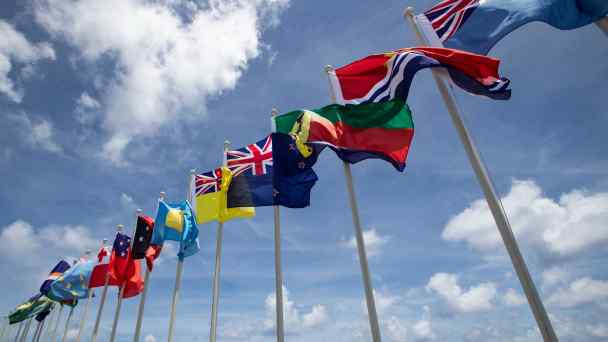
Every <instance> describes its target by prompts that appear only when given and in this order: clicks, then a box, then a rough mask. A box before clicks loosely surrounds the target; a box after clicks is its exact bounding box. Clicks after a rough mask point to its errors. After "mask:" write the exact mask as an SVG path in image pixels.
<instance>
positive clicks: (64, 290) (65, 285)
mask: <svg viewBox="0 0 608 342" xmlns="http://www.w3.org/2000/svg"><path fill="white" fill-rule="evenodd" d="M94 266H95V262H93V261H80V262H78V263H76V265H74V266H72V267H71V268H70V269H69V270H67V271H66V272H65V273H63V274H62V275H60V276H59V277H58V278H57V280H55V281H53V283H52V284H51V289H50V291H49V297H50V298H52V299H57V300H58V301H72V300H74V299H82V298H86V297H87V296H88V290H89V279H90V277H91V272H92V271H93V267H94Z"/></svg>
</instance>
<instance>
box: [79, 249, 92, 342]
mask: <svg viewBox="0 0 608 342" xmlns="http://www.w3.org/2000/svg"><path fill="white" fill-rule="evenodd" d="M90 256H91V251H90V250H87V251H86V252H85V258H86V259H87V260H88V259H89V257H90ZM91 298H93V290H92V289H88V295H87V302H86V303H85V305H84V312H83V313H82V317H80V324H79V326H78V335H77V336H76V342H80V337H81V336H82V331H83V330H84V322H85V321H86V319H87V314H88V313H89V306H90V305H91Z"/></svg>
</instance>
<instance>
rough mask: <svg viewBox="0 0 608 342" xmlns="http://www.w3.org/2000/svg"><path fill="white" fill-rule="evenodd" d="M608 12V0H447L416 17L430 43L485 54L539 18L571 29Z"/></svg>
mask: <svg viewBox="0 0 608 342" xmlns="http://www.w3.org/2000/svg"><path fill="white" fill-rule="evenodd" d="M607 14H608V1H607V0H445V1H442V2H440V3H439V4H437V5H436V6H435V7H433V8H431V9H430V10H428V11H426V12H425V13H424V14H423V15H419V16H417V21H418V23H419V25H420V27H421V28H422V30H423V31H424V33H425V36H426V37H427V38H428V39H429V40H430V43H431V45H433V46H439V45H438V43H440V42H441V43H443V45H445V46H446V47H449V48H454V49H460V50H466V51H471V52H475V53H479V54H484V55H485V54H487V53H488V51H490V49H491V48H492V47H493V46H494V45H495V44H496V43H497V42H498V41H499V40H501V39H502V38H503V37H504V36H506V35H507V34H509V33H511V32H512V31H514V30H515V29H517V28H519V27H520V26H522V25H525V24H527V23H530V22H533V21H540V22H544V23H547V24H549V25H551V26H553V27H555V28H558V29H560V30H572V29H575V28H579V27H581V26H585V25H587V24H590V23H592V22H594V21H597V20H599V19H601V18H603V17H604V16H606V15H607ZM433 32H434V34H433Z"/></svg>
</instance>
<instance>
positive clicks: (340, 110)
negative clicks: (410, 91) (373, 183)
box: [275, 98, 414, 171]
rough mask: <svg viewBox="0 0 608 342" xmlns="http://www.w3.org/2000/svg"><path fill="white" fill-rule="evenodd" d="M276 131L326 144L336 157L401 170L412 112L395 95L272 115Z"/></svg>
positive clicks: (411, 135) (303, 139)
mask: <svg viewBox="0 0 608 342" xmlns="http://www.w3.org/2000/svg"><path fill="white" fill-rule="evenodd" d="M275 125H276V130H277V132H282V133H289V134H291V135H292V136H295V137H297V139H298V140H299V141H302V142H305V143H308V144H309V145H311V146H313V147H314V146H319V145H320V146H328V147H330V148H331V149H333V150H334V151H335V152H336V153H337V154H338V157H340V159H342V160H344V161H346V162H349V163H357V162H359V161H361V160H364V159H369V158H379V159H384V160H386V161H388V162H389V163H391V164H392V165H393V166H394V167H395V168H396V169H397V170H399V171H403V169H404V168H405V160H406V159H407V154H408V152H409V148H410V144H411V142H412V138H413V137H414V122H413V120H412V113H411V111H410V109H409V107H408V106H407V104H405V102H404V101H403V100H401V99H399V98H397V99H394V100H390V101H384V102H377V103H376V102H372V103H364V104H358V105H353V104H346V105H339V104H332V105H329V106H326V107H323V108H319V109H314V110H296V111H293V112H289V113H287V114H283V115H279V116H277V117H275Z"/></svg>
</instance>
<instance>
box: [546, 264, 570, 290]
mask: <svg viewBox="0 0 608 342" xmlns="http://www.w3.org/2000/svg"><path fill="white" fill-rule="evenodd" d="M567 278H568V272H566V271H565V270H564V269H562V268H561V267H558V266H554V267H552V268H549V269H547V270H544V271H543V286H545V287H549V286H553V285H557V284H559V283H562V282H564V281H565V280H566V279H567Z"/></svg>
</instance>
